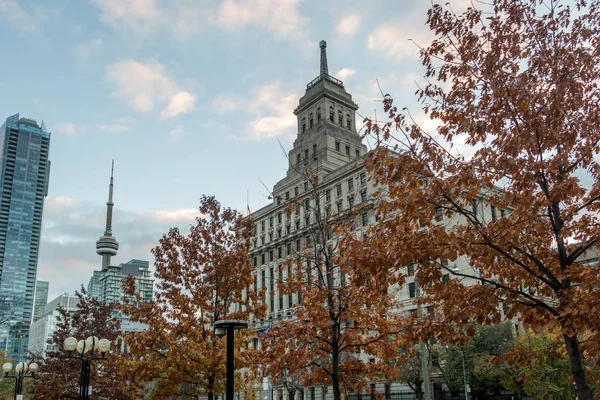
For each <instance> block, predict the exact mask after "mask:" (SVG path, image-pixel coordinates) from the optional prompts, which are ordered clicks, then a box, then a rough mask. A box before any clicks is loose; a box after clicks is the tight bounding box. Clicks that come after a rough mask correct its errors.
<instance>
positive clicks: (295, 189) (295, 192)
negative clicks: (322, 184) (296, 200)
mask: <svg viewBox="0 0 600 400" xmlns="http://www.w3.org/2000/svg"><path fill="white" fill-rule="evenodd" d="M299 193H300V188H299V187H298V186H296V187H295V188H294V196H298V194H299Z"/></svg>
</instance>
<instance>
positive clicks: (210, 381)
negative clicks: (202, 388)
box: [206, 376, 215, 400]
mask: <svg viewBox="0 0 600 400" xmlns="http://www.w3.org/2000/svg"><path fill="white" fill-rule="evenodd" d="M214 388H215V378H213V377H212V376H211V377H209V378H208V393H207V394H206V397H207V398H208V400H214V398H215V394H214V393H213V392H214V390H215V389H214Z"/></svg>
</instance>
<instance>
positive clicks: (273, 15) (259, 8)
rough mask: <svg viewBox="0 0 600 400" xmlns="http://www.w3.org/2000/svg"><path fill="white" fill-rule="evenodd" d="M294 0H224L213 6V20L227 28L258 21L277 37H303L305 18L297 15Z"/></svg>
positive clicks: (304, 36) (295, 0) (298, 13)
mask: <svg viewBox="0 0 600 400" xmlns="http://www.w3.org/2000/svg"><path fill="white" fill-rule="evenodd" d="M298 3H299V0H278V1H264V0H225V1H223V2H221V4H220V6H219V8H218V10H217V15H216V22H217V24H218V25H220V26H222V27H225V28H227V29H239V28H243V27H245V26H246V25H258V26H261V25H262V26H266V27H267V28H268V29H269V30H270V31H271V32H272V33H274V34H275V35H277V36H278V37H283V38H291V39H295V40H305V39H306V36H307V33H306V31H305V30H304V26H305V25H306V22H307V19H306V18H305V17H303V16H301V15H300V12H299V11H298Z"/></svg>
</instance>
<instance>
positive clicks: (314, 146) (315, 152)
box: [313, 144, 317, 158]
mask: <svg viewBox="0 0 600 400" xmlns="http://www.w3.org/2000/svg"><path fill="white" fill-rule="evenodd" d="M313 158H317V145H316V144H313Z"/></svg>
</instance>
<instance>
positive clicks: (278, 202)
mask: <svg viewBox="0 0 600 400" xmlns="http://www.w3.org/2000/svg"><path fill="white" fill-rule="evenodd" d="M280 204H281V197H280V196H277V205H280Z"/></svg>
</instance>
